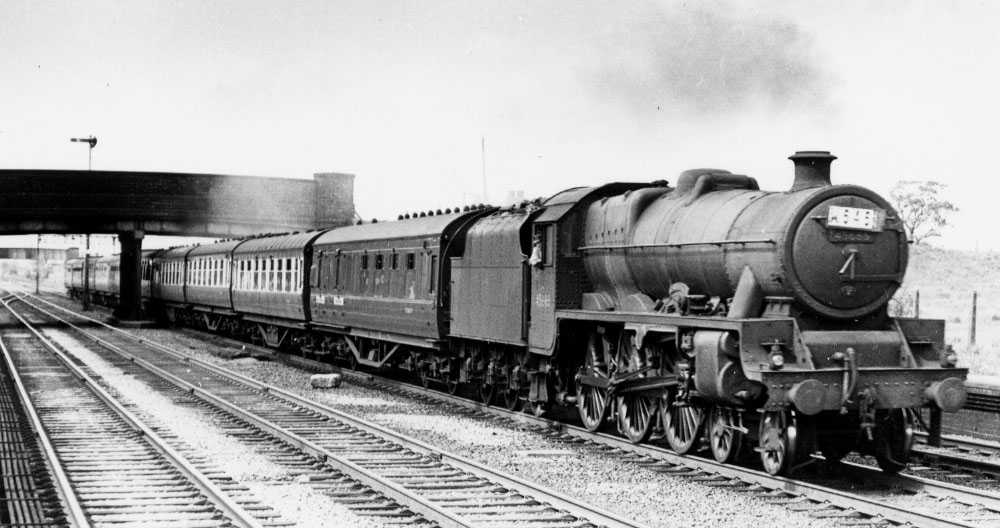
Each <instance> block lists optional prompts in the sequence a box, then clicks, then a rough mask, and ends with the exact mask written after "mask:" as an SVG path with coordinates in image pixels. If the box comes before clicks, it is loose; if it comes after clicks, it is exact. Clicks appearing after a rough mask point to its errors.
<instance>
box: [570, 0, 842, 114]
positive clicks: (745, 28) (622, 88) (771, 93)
mask: <svg viewBox="0 0 1000 528" xmlns="http://www.w3.org/2000/svg"><path fill="white" fill-rule="evenodd" d="M594 43H595V45H596V46H597V50H596V54H595V55H594V56H595V57H596V58H597V60H596V64H594V63H591V64H590V65H589V66H590V67H587V66H585V67H584V71H583V72H582V74H583V77H584V78H585V80H586V81H587V82H588V84H589V85H591V86H592V87H593V89H594V90H595V91H596V93H597V95H598V96H599V97H602V98H607V99H609V100H617V101H618V102H620V103H622V104H625V105H627V106H629V107H631V108H632V109H633V110H635V111H636V112H639V113H641V114H645V115H651V114H652V113H653V112H655V111H661V112H666V113H670V114H695V115H713V114H714V115H721V114H726V113H731V112H735V111H741V110H748V109H750V108H754V107H761V106H763V107H766V108H767V109H768V110H772V111H776V110H777V111H781V110H810V109H811V110H813V111H826V110H829V107H830V101H829V98H828V92H829V86H830V84H831V82H832V81H833V80H834V78H833V75H832V74H831V72H829V71H827V69H825V68H824V61H823V60H822V59H821V57H820V56H819V54H818V53H817V51H816V49H815V48H814V46H813V42H812V38H811V37H810V35H808V34H806V33H805V32H804V31H803V30H802V29H801V28H800V27H798V26H797V25H796V24H794V23H792V22H790V21H788V20H784V19H781V18H776V17H772V16H768V15H763V14H759V13H754V12H749V11H748V10H745V9H744V10H739V9H732V8H729V7H727V6H726V5H725V4H722V5H716V6H715V7H714V8H705V7H700V6H699V7H686V6H681V5H678V6H672V7H671V6H659V5H652V4H649V5H645V6H644V7H642V8H639V9H637V10H636V11H634V12H633V13H632V16H631V17H628V18H627V19H621V23H620V24H615V25H610V26H606V30H605V31H603V32H600V33H598V35H597V38H596V39H595V41H594Z"/></svg>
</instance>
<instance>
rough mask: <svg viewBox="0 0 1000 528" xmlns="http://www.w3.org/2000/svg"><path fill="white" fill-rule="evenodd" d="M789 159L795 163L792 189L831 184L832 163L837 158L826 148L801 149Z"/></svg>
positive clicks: (798, 189) (797, 189)
mask: <svg viewBox="0 0 1000 528" xmlns="http://www.w3.org/2000/svg"><path fill="white" fill-rule="evenodd" d="M788 159H790V160H792V163H794V164H795V181H794V182H793V183H792V191H801V190H802V189H809V188H810V187H823V186H824V185H830V163H832V162H833V160H835V159H837V156H834V155H831V154H830V152H829V151H826V150H800V151H798V152H796V153H795V154H792V155H791V156H788Z"/></svg>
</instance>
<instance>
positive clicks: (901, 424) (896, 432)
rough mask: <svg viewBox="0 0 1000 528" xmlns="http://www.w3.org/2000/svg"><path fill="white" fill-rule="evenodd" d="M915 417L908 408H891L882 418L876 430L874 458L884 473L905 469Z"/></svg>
mask: <svg viewBox="0 0 1000 528" xmlns="http://www.w3.org/2000/svg"><path fill="white" fill-rule="evenodd" d="M914 422H915V417H914V414H913V411H911V410H910V409H893V410H891V411H889V413H888V415H887V416H886V417H885V418H884V419H882V420H881V421H880V422H879V424H878V427H877V430H876V437H875V460H876V461H877V462H878V467H880V468H882V471H885V472H886V473H899V472H900V471H902V470H904V469H906V464H907V462H909V461H910V448H911V447H913V428H914Z"/></svg>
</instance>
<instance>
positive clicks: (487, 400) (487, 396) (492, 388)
mask: <svg viewBox="0 0 1000 528" xmlns="http://www.w3.org/2000/svg"><path fill="white" fill-rule="evenodd" d="M496 397H497V386H496V385H494V384H492V383H486V382H485V381H484V382H482V383H480V384H479V401H481V402H483V403H484V404H486V405H492V404H493V400H495V399H496Z"/></svg>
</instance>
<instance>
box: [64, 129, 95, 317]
mask: <svg viewBox="0 0 1000 528" xmlns="http://www.w3.org/2000/svg"><path fill="white" fill-rule="evenodd" d="M70 141H71V142H73V143H86V144H87V145H88V146H89V147H90V148H88V149H87V170H88V171H90V170H92V169H91V167H92V164H93V160H94V147H96V146H97V138H96V137H94V136H88V137H85V138H70ZM88 310H90V233H87V248H86V249H85V250H84V251H83V311H85V312H86V311H88Z"/></svg>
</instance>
